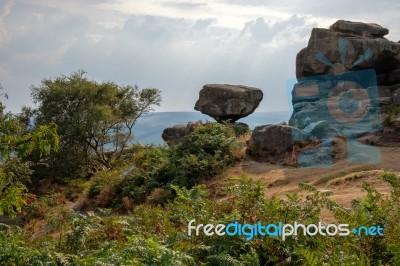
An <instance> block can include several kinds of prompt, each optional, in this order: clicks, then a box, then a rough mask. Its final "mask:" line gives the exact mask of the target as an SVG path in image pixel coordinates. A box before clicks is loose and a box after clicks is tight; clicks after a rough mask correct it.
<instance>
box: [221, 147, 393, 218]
mask: <svg viewBox="0 0 400 266" xmlns="http://www.w3.org/2000/svg"><path fill="white" fill-rule="evenodd" d="M378 148H379V150H380V152H381V161H380V162H379V163H377V164H354V163H347V162H346V159H345V158H346V156H345V148H344V143H339V144H338V145H336V152H338V154H340V153H342V156H338V158H340V159H339V160H337V161H336V162H335V163H334V164H333V165H332V166H331V167H329V168H299V167H288V166H281V165H277V164H271V163H266V162H260V161H256V160H254V159H251V158H249V157H246V158H245V160H244V161H243V162H241V163H239V164H238V165H236V166H234V167H232V168H231V169H230V170H229V172H228V176H240V175H241V174H243V173H245V174H246V175H248V176H249V177H251V178H252V179H254V180H261V181H262V182H263V183H264V184H265V186H266V188H267V189H266V190H265V195H266V197H270V196H278V197H281V198H285V194H286V193H288V192H289V193H298V194H299V195H306V194H307V192H305V191H304V190H302V189H300V188H299V183H309V184H312V185H314V186H315V187H316V188H317V189H319V190H331V191H332V192H333V195H332V196H330V198H331V199H333V200H335V201H336V202H338V203H340V204H342V205H343V206H345V207H350V205H351V201H352V200H353V199H356V198H360V197H361V196H362V195H365V194H366V193H365V191H364V190H363V189H362V188H361V185H362V182H363V181H366V182H368V183H370V184H372V185H374V186H375V187H376V189H377V190H378V191H379V192H381V193H383V194H388V193H389V192H390V186H389V185H388V184H387V183H386V182H384V181H382V180H380V179H379V178H378V176H379V175H380V174H381V173H383V172H384V171H393V172H395V173H397V174H398V175H400V146H397V147H394V146H392V147H390V146H385V147H378ZM325 216H326V217H327V218H328V216H329V215H328V214H327V215H325Z"/></svg>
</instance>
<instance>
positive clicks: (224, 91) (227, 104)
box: [194, 84, 263, 122]
mask: <svg viewBox="0 0 400 266" xmlns="http://www.w3.org/2000/svg"><path fill="white" fill-rule="evenodd" d="M262 99H263V92H262V91H261V90H260V89H258V88H253V87H247V86H241V85H228V84H207V85H204V86H203V89H202V90H201V91H200V95H199V100H198V101H197V102H196V105H195V107H194V109H195V110H197V111H200V112H201V113H203V114H206V115H209V116H211V117H213V118H214V119H215V120H217V121H218V122H223V121H230V122H235V121H236V120H238V119H240V118H243V117H246V116H248V115H249V114H251V113H253V112H254V110H255V109H256V108H257V107H258V105H259V104H260V102H261V100H262Z"/></svg>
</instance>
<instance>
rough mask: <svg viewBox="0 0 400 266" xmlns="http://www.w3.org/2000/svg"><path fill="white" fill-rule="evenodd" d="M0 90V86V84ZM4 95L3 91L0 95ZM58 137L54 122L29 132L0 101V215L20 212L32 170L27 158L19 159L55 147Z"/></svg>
mask: <svg viewBox="0 0 400 266" xmlns="http://www.w3.org/2000/svg"><path fill="white" fill-rule="evenodd" d="M0 90H1V87H0ZM0 96H5V97H6V98H7V95H6V94H0ZM58 145H59V139H58V135H57V126H56V125H55V124H54V123H51V124H49V125H41V126H39V127H37V128H36V130H34V131H31V132H29V133H26V132H24V130H23V126H22V124H21V123H20V121H19V119H17V117H16V116H14V115H13V114H11V113H9V112H5V106H4V105H3V103H1V102H0V159H1V161H0V215H3V214H8V215H11V216H14V215H16V214H17V213H18V212H20V211H21V208H22V206H23V205H24V204H25V198H26V196H27V194H26V192H27V189H26V186H25V183H26V182H28V181H29V178H30V175H31V174H32V171H31V170H30V167H29V166H30V164H29V162H28V161H24V162H23V161H22V160H21V158H23V157H26V156H28V155H29V154H31V153H32V152H33V151H34V150H37V151H38V153H39V156H42V155H48V154H50V152H51V151H53V150H57V149H58Z"/></svg>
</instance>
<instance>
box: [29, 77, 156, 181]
mask: <svg viewBox="0 0 400 266" xmlns="http://www.w3.org/2000/svg"><path fill="white" fill-rule="evenodd" d="M84 74H85V73H84V72H83V71H78V72H76V73H73V74H72V75H70V76H60V77H57V78H54V79H44V80H43V81H42V84H41V85H40V86H38V87H33V88H32V97H33V99H34V102H35V103H36V104H38V108H37V109H36V110H28V109H26V110H25V113H26V115H25V116H28V117H29V114H31V115H33V116H34V117H35V120H36V123H35V124H36V126H37V127H40V126H41V125H43V124H47V123H50V122H53V123H55V124H56V125H57V126H58V134H59V135H60V138H61V149H60V152H59V153H58V154H56V155H54V156H52V157H51V158H50V159H49V163H50V165H51V169H49V170H48V171H49V173H50V174H53V175H56V174H57V173H58V174H63V175H66V176H77V175H84V174H85V173H86V174H88V173H90V172H91V171H93V169H95V168H99V165H102V166H103V167H105V168H107V169H110V168H112V167H113V166H114V165H115V163H116V161H117V160H118V159H119V158H120V157H121V156H122V154H123V152H124V150H125V149H126V148H127V146H128V143H129V141H130V140H131V138H132V127H133V125H134V124H135V122H136V121H137V119H138V118H139V117H140V116H142V115H143V114H146V113H148V112H149V111H151V110H152V106H153V105H159V103H160V100H161V99H160V92H159V91H158V90H157V89H153V88H147V89H142V90H141V89H139V88H138V86H118V85H117V84H115V83H113V82H102V83H98V82H95V81H92V80H89V79H87V78H86V77H84ZM25 120H26V119H25ZM65 155H70V156H67V157H65ZM77 162H79V163H77ZM52 169H53V171H52ZM71 169H75V171H71Z"/></svg>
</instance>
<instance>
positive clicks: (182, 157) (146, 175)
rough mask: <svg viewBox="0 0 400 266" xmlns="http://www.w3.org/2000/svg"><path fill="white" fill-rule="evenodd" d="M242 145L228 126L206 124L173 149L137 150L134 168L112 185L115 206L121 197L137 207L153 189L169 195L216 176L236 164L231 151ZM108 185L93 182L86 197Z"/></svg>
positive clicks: (93, 194)
mask: <svg viewBox="0 0 400 266" xmlns="http://www.w3.org/2000/svg"><path fill="white" fill-rule="evenodd" d="M242 145H243V143H241V142H240V141H239V140H238V139H237V138H236V137H235V133H234V132H233V130H232V129H231V128H230V127H228V126H224V125H221V124H218V123H207V124H204V125H200V126H199V127H197V128H196V130H195V131H194V132H192V133H191V134H189V135H187V136H186V137H185V138H184V139H183V141H182V142H181V143H180V144H179V145H176V146H174V147H154V146H149V147H145V148H142V149H137V150H136V155H135V157H134V160H133V161H134V169H133V170H132V171H131V172H130V173H128V174H127V175H126V176H125V177H124V178H117V180H115V181H116V182H114V187H113V188H112V189H111V191H113V194H115V195H117V196H116V198H115V197H114V198H113V200H114V201H116V202H117V204H118V202H121V200H122V198H124V197H128V198H129V199H131V200H132V201H133V202H134V203H136V204H137V203H142V202H144V201H145V199H146V197H147V196H148V195H149V194H150V193H151V192H152V191H153V190H154V189H156V188H162V189H164V190H165V191H166V192H165V194H166V195H172V194H173V192H172V191H171V188H170V185H171V184H172V185H178V186H183V187H192V186H193V185H195V184H197V183H198V182H199V180H202V179H206V178H211V177H213V176H215V175H218V174H219V173H221V172H222V171H223V170H224V169H225V168H226V167H227V166H228V165H230V164H232V163H233V162H234V161H235V158H234V156H233V155H232V151H233V150H235V149H238V148H241V147H242ZM107 183H109V182H106V181H104V180H103V181H101V182H98V181H97V179H95V180H94V182H93V184H92V186H91V188H90V189H89V197H92V198H93V197H95V196H97V195H99V194H100V193H101V191H104V190H105V189H106V188H110V186H108V185H107ZM167 199H168V197H163V198H162V199H161V202H159V203H165V200H167ZM163 201H164V202H163ZM114 206H115V205H114Z"/></svg>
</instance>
